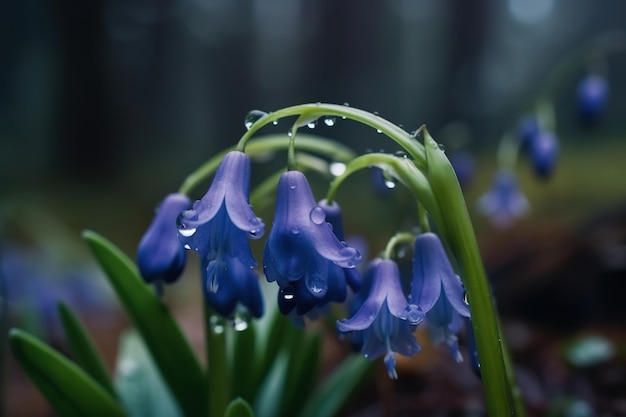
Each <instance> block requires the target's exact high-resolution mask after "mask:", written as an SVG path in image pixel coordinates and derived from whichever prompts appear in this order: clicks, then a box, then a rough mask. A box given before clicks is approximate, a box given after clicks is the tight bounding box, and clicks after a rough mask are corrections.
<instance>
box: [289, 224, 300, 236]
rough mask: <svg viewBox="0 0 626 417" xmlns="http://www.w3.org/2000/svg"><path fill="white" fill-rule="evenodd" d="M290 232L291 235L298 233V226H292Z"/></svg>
mask: <svg viewBox="0 0 626 417" xmlns="http://www.w3.org/2000/svg"><path fill="white" fill-rule="evenodd" d="M291 234H292V235H299V234H300V228H299V227H298V226H294V227H292V228H291Z"/></svg>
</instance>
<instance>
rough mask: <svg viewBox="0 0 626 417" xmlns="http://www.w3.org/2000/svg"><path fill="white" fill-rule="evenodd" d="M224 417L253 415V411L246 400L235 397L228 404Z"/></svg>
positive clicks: (250, 416) (249, 416)
mask: <svg viewBox="0 0 626 417" xmlns="http://www.w3.org/2000/svg"><path fill="white" fill-rule="evenodd" d="M224 417H254V412H253V411H252V407H250V404H248V402H247V401H246V400H244V399H243V398H235V399H234V400H232V401H231V402H230V404H228V407H227V408H226V412H225V413H224Z"/></svg>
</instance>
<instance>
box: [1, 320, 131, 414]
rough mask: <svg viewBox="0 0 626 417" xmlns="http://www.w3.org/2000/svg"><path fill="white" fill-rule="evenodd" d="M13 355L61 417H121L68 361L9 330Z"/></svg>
mask: <svg viewBox="0 0 626 417" xmlns="http://www.w3.org/2000/svg"><path fill="white" fill-rule="evenodd" d="M9 340H10V345H11V350H12V351H13V355H14V356H15V358H16V359H17V360H18V362H19V363H20V365H22V367H23V368H24V370H25V371H26V373H28V375H29V376H30V378H31V379H32V380H33V382H34V383H35V385H37V387H38V388H39V390H40V391H41V392H42V394H43V395H44V396H45V397H46V398H47V400H48V401H49V402H50V405H51V406H52V407H53V408H54V410H55V411H56V412H57V413H58V414H59V415H60V416H63V417H84V416H93V417H100V416H101V417H124V416H126V414H125V413H124V411H123V409H122V407H121V406H120V404H118V403H117V402H116V400H115V398H114V397H113V396H111V394H109V393H108V392H107V391H106V390H105V389H104V388H102V387H101V386H100V385H98V383H97V382H96V381H95V380H94V379H93V378H91V377H90V376H89V375H87V373H85V371H83V370H82V369H80V368H79V367H78V366H77V365H76V364H74V363H72V362H71V361H70V360H69V359H67V358H65V357H64V356H62V355H61V354H60V353H58V352H56V351H55V350H54V349H52V348H51V347H49V346H48V345H46V344H45V343H43V342H41V341H40V340H38V339H37V338H35V337H33V336H31V335H29V334H28V333H26V332H24V331H22V330H19V329H13V330H11V333H10V336H9Z"/></svg>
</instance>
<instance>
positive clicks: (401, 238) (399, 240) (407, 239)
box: [383, 232, 415, 259]
mask: <svg viewBox="0 0 626 417" xmlns="http://www.w3.org/2000/svg"><path fill="white" fill-rule="evenodd" d="M414 240H415V235H414V234H413V233H408V232H402V233H396V234H395V235H393V237H392V238H391V239H389V242H387V246H385V252H384V253H383V258H385V259H392V258H394V257H395V252H394V249H395V248H396V246H398V245H404V244H407V243H408V244H412V243H413V241H414Z"/></svg>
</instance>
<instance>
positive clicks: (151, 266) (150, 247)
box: [137, 194, 191, 282]
mask: <svg viewBox="0 0 626 417" xmlns="http://www.w3.org/2000/svg"><path fill="white" fill-rule="evenodd" d="M190 205H191V201H190V200H189V198H188V197H187V196H185V195H182V194H170V195H168V196H167V197H165V199H164V200H163V202H162V203H161V205H160V207H159V209H158V210H157V213H156V216H155V217H154V219H153V220H152V223H151V224H150V226H149V227H148V230H147V231H146V233H145V234H144V235H143V237H142V239H141V241H140V242H139V246H138V248H137V264H138V266H139V271H140V272H141V275H142V277H143V278H144V279H145V280H146V281H147V282H155V281H159V280H163V281H165V282H173V281H175V280H176V279H177V278H178V277H179V276H180V274H181V273H182V271H183V269H184V266H185V261H186V259H187V254H186V251H185V249H184V248H183V247H182V245H181V244H180V242H179V241H178V237H177V232H178V230H177V228H176V218H177V217H178V215H179V214H180V213H181V212H182V211H183V210H185V209H187V208H189V206H190Z"/></svg>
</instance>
